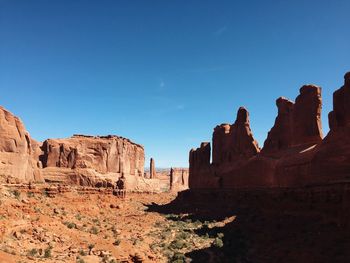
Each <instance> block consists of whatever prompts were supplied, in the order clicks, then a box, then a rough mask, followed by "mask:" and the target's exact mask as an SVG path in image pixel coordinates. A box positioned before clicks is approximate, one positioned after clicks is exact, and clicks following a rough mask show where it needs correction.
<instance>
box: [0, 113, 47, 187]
mask: <svg viewBox="0 0 350 263" xmlns="http://www.w3.org/2000/svg"><path fill="white" fill-rule="evenodd" d="M37 150H38V143H37V142H35V141H34V140H32V139H31V138H30V135H29V133H28V132H27V131H26V129H25V127H24V125H23V123H22V121H21V120H20V119H19V118H18V117H16V116H14V115H13V114H12V113H10V112H9V111H7V110H5V109H4V108H2V107H0V180H1V181H3V182H6V181H9V182H21V181H24V182H32V181H42V180H43V178H42V177H41V174H40V170H39V167H38V163H37V161H36V160H35V153H36V152H37Z"/></svg>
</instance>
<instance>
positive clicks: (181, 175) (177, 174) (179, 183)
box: [170, 168, 189, 192]
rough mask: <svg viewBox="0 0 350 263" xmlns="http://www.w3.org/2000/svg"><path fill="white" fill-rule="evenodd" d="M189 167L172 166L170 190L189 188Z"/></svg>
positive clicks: (176, 190)
mask: <svg viewBox="0 0 350 263" xmlns="http://www.w3.org/2000/svg"><path fill="white" fill-rule="evenodd" d="M188 177H189V173H188V169H186V168H171V169H170V190H171V191H175V192H178V191H183V190H186V189H188Z"/></svg>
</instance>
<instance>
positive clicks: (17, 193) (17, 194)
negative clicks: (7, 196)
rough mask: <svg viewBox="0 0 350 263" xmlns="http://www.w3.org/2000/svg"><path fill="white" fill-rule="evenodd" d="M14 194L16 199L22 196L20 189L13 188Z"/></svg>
mask: <svg viewBox="0 0 350 263" xmlns="http://www.w3.org/2000/svg"><path fill="white" fill-rule="evenodd" d="M12 194H13V195H14V197H15V198H16V199H19V198H20V197H21V193H20V192H19V191H18V190H13V191H12Z"/></svg>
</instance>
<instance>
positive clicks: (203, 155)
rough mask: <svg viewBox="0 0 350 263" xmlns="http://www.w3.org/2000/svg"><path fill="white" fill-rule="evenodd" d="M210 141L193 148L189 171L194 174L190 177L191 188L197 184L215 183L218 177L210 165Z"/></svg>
mask: <svg viewBox="0 0 350 263" xmlns="http://www.w3.org/2000/svg"><path fill="white" fill-rule="evenodd" d="M210 152H211V148H210V143H209V142H202V143H201V146H200V148H197V149H192V150H191V151H190V158H189V163H190V167H189V173H190V174H191V175H192V176H190V178H189V182H188V183H189V186H190V188H195V187H197V186H208V187H210V186H211V185H213V184H214V185H215V184H216V183H215V181H216V178H214V177H213V176H211V175H212V173H211V165H210Z"/></svg>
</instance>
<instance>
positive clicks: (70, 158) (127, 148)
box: [0, 107, 147, 189]
mask: <svg viewBox="0 0 350 263" xmlns="http://www.w3.org/2000/svg"><path fill="white" fill-rule="evenodd" d="M144 155H145V154H144V148H143V147H142V146H141V145H138V144H136V143H133V142H131V141H130V140H128V139H125V138H122V137H118V136H95V137H94V136H84V135H74V136H73V137H71V138H68V139H48V140H46V141H45V142H44V143H42V144H41V143H39V142H36V141H35V140H33V139H32V138H30V136H29V133H28V132H27V131H26V129H25V127H24V125H23V123H22V122H21V121H20V119H19V118H17V117H15V116H14V115H13V114H11V113H10V112H9V111H7V110H5V109H4V108H2V107H0V181H2V182H11V183H12V182H14V183H15V182H18V183H20V182H43V181H44V180H46V181H48V182H61V183H68V184H79V185H88V186H96V185H107V184H110V185H111V184H113V182H114V181H115V180H117V178H118V177H119V176H121V175H124V176H125V177H126V178H127V182H128V187H129V188H131V189H136V188H138V187H141V186H142V185H143V186H146V185H147V184H146V183H145V182H143V180H142V179H139V178H143V175H144V160H145V159H144V158H145V157H144Z"/></svg>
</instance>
